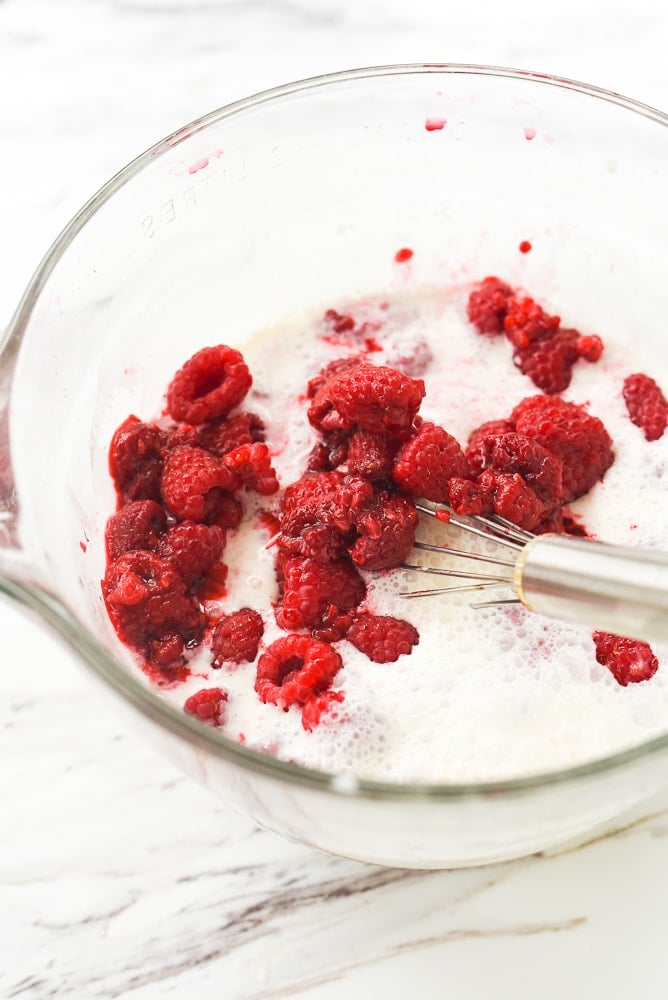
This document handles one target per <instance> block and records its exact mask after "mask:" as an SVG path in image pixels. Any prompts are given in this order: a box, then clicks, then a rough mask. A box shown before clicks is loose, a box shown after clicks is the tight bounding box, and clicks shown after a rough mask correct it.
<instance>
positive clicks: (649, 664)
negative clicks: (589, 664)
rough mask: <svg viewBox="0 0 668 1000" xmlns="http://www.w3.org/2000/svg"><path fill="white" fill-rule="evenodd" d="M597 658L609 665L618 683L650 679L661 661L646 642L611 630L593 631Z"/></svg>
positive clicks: (635, 682)
mask: <svg viewBox="0 0 668 1000" xmlns="http://www.w3.org/2000/svg"><path fill="white" fill-rule="evenodd" d="M592 639H593V640H594V645H595V646H596V659H597V660H598V662H599V663H600V664H602V665H603V666H604V667H607V668H608V670H609V671H610V672H611V674H612V675H613V677H614V678H615V680H616V681H617V683H618V684H621V685H622V687H626V685H627V684H638V683H639V682H640V681H648V680H649V679H650V677H653V676H654V674H655V673H656V672H657V670H658V669H659V661H658V659H657V658H656V656H655V655H654V653H653V652H652V650H651V648H650V646H648V645H647V643H646V642H641V641H640V640H638V639H626V638H624V637H623V636H619V635H613V634H612V633H611V632H593V633H592Z"/></svg>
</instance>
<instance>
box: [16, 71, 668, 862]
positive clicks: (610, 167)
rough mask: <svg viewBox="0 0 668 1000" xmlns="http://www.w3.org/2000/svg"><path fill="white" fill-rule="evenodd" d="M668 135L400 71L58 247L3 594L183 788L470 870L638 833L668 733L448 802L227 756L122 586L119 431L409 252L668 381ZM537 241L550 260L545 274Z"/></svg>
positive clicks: (147, 181) (361, 85)
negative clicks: (107, 533)
mask: <svg viewBox="0 0 668 1000" xmlns="http://www.w3.org/2000/svg"><path fill="white" fill-rule="evenodd" d="M427 119H437V120H438V124H440V122H442V121H443V120H445V121H446V124H445V125H444V127H443V128H440V129H433V130H428V129H427V128H426V127H425V125H426V121H427ZM667 124H668V118H667V117H666V116H665V115H663V114H661V113H659V112H657V111H654V110H652V109H651V108H647V107H644V106H642V105H639V104H637V103H634V102H633V101H629V100H626V99H625V98H622V97H619V96H618V95H616V94H612V93H607V92H604V91H601V90H597V89H595V88H592V87H587V86H583V85H581V84H577V83H573V82H570V81H567V80H561V79H556V78H554V77H549V76H544V75H538V74H531V73H519V72H512V71H509V70H503V69H494V68H484V67H470V66H469V67H467V66H447V65H417V66H393V67H384V68H379V69H370V70H361V71H356V72H350V73H342V74H338V75H334V76H329V77H319V78H316V79H312V80H307V81H304V82H301V83H297V84H294V85H291V86H287V87H283V88H280V89H278V90H273V91H270V92H268V93H263V94H259V95H257V96H255V97H251V98H249V99H248V100H245V101H240V102H238V103H236V104H233V105H231V106H229V107H226V108H223V109H221V110H219V111H215V112H213V113H212V114H210V115H207V116H206V117H204V118H202V119H199V120H198V121H195V122H193V123H192V124H191V125H187V126H186V127H185V128H183V129H181V130H180V131H179V132H177V133H175V134H174V135H171V136H169V138H167V139H165V140H164V141H163V142H161V143H159V144H158V145H157V146H155V147H153V148H152V149H150V150H148V151H147V152H146V153H144V154H143V155H142V156H140V157H138V158H137V159H136V160H134V161H133V162H132V163H130V164H129V165H128V166H127V167H125V169H123V170H122V171H121V172H120V173H119V174H117V175H116V176H115V177H114V178H112V180H110V181H109V183H108V184H107V185H106V186H105V187H104V188H103V189H102V190H101V191H100V192H99V193H98V194H97V195H95V197H94V198H92V199H91V201H90V202H89V203H88V204H87V205H85V206H84V208H83V209H82V210H81V211H80V212H79V214H78V215H77V216H76V217H75V218H74V219H73V220H72V222H71V223H70V225H69V226H68V227H67V228H66V229H65V230H64V232H63V233H62V234H61V236H60V237H59V238H58V239H57V240H56V242H55V244H54V245H53V247H52V248H51V249H50V250H49V252H48V254H47V255H46V257H45V258H44V260H43V261H42V263H41V265H40V266H39V268H38V270H37V272H36V273H35V275H34V277H33V279H32V281H31V283H30V285H29V287H28V288H27V290H26V292H25V295H24V297H23V300H22V302H21V304H20V305H19V308H18V310H17V312H16V315H15V317H14V319H13V322H12V324H11V328H10V329H9V331H8V333H7V335H6V337H5V339H4V345H3V351H2V355H1V356H0V412H1V415H0V542H1V545H2V547H1V548H0V576H1V579H0V591H2V592H3V593H4V594H6V595H8V596H9V597H10V598H13V599H14V600H16V601H18V602H19V603H20V604H22V605H23V606H25V607H26V608H28V609H32V610H33V611H36V612H37V614H38V615H39V616H40V617H41V619H42V620H43V621H45V622H46V623H48V624H49V625H50V626H52V627H54V628H55V629H56V630H57V631H58V632H59V633H60V635H61V636H62V637H63V638H64V639H65V640H66V642H67V643H68V644H69V646H70V647H71V648H72V650H73V651H75V652H76V653H77V654H78V656H79V657H80V658H81V659H82V661H83V662H84V663H85V664H86V666H87V667H88V668H89V670H90V672H91V673H92V674H93V675H94V676H95V677H97V678H98V679H99V680H100V681H101V682H102V684H103V688H104V690H105V691H106V693H107V694H114V695H115V696H116V698H117V700H118V702H119V703H120V704H121V705H123V706H126V707H127V709H128V711H129V714H130V716H131V717H132V718H134V719H135V720H141V722H142V723H143V726H144V728H145V729H146V732H147V735H148V736H149V737H150V738H151V739H152V740H153V741H154V742H156V743H157V744H159V746H160V747H162V748H163V750H164V752H165V753H166V754H167V755H169V756H170V757H171V758H172V759H174V760H176V761H177V762H178V763H179V764H180V765H181V766H182V767H183V768H184V769H185V770H186V771H188V772H189V773H191V774H192V775H193V776H195V777H196V778H198V779H199V780H201V781H203V782H205V783H206V784H207V785H208V786H210V787H211V788H212V789H214V790H215V791H216V792H217V793H218V794H220V795H221V796H222V797H223V798H224V799H225V800H226V801H228V802H230V803H233V804H234V805H236V806H237V807H239V808H240V809H242V810H245V811H246V812H247V813H249V814H250V815H251V816H253V817H254V818H255V819H256V820H257V822H258V823H260V824H263V825H265V826H267V827H270V828H272V829H274V830H277V831H279V832H281V833H283V834H284V835H286V836H288V837H291V838H294V839H297V840H300V841H304V842H307V843H309V844H312V845H315V846H317V847H321V848H323V849H325V850H327V851H331V852H335V853H339V854H343V855H347V856H349V857H352V858H358V859H362V860H369V861H373V862H378V863H382V864H387V865H400V866H412V867H446V866H454V865H472V864H479V863H483V862H488V861H494V860H498V859H502V858H509V857H513V856H518V855H522V854H526V853H530V852H533V851H537V850H540V849H544V848H547V847H550V846H554V845H556V844H559V843H562V842H564V841H566V840H571V839H572V838H576V837H580V836H582V835H583V834H584V833H586V832H587V831H590V830H592V829H594V828H601V827H604V826H605V825H606V824H608V823H610V822H613V821H615V820H616V819H617V818H618V817H620V816H622V815H623V814H625V813H627V812H628V811H629V810H634V809H635V810H637V809H638V808H640V809H641V810H642V808H643V803H647V802H648V801H649V800H650V798H651V797H652V796H654V795H656V794H659V793H661V791H662V789H664V788H665V786H666V784H668V780H667V779H668V736H665V737H662V738H660V739H655V740H652V741H651V742H648V743H645V744H643V745H642V746H638V747H636V748H634V749H632V750H630V751H628V752H625V753H620V754H616V755H614V756H611V757H608V758H606V759H604V760H599V761H596V762H594V763H591V764H588V765H587V766H581V767H575V768H572V769H571V770H567V771H562V772H560V773H550V774H543V775H540V776H536V777H531V778H527V779H525V780H517V781H505V782H496V783H489V784H478V785H467V786H463V785H452V786H438V787H437V786H417V785H413V786H401V785H389V784H382V783H375V782H372V781H359V782H356V781H353V780H351V779H349V778H345V779H343V778H341V777H340V776H338V777H337V776H336V775H332V774H324V773H317V772H313V771H309V770H307V769H304V768H300V767H297V766H293V765H291V764H288V763H283V762H281V761H280V760H275V759H273V758H271V757H269V756H263V755H260V754H258V753H255V752H253V751H252V750H249V749H246V748H244V747H243V746H239V745H237V744H235V743H231V742H229V741H228V740H226V739H225V738H224V737H223V736H221V735H220V734H219V733H217V732H216V731H214V730H210V729H205V728H204V727H202V726H200V725H199V724H198V723H196V722H195V721H193V720H192V719H190V718H189V717H187V716H185V714H183V713H182V712H178V711H176V710H174V709H172V708H171V707H170V706H169V705H168V704H166V703H165V702H164V701H162V700H161V699H160V697H159V696H158V695H157V694H156V693H155V692H154V691H153V690H151V689H150V688H149V687H148V686H146V685H145V684H144V683H143V682H142V680H141V679H140V678H139V677H138V675H137V673H136V672H133V671H132V670H131V669H130V661H129V656H128V654H127V651H126V650H124V649H123V648H121V647H120V646H119V643H118V642H117V640H116V637H115V635H114V633H113V631H112V629H111V627H110V625H109V622H108V620H107V616H106V613H105V610H104V606H103V604H102V600H101V595H100V585H99V581H100V578H101V576H102V574H103V565H104V554H103V526H104V523H105V520H106V518H107V516H108V515H109V513H110V512H111V511H112V509H113V506H114V500H115V498H114V495H113V490H112V486H111V482H110V479H109V475H108V467H107V450H108V444H109V440H110V437H111V433H112V431H113V429H114V428H115V427H116V426H117V425H118V424H119V423H120V422H121V420H123V419H124V418H125V416H126V415H127V414H128V413H130V412H135V413H137V414H140V415H142V416H144V417H149V416H151V415H153V414H156V413H158V412H159V411H160V409H161V393H162V391H163V390H164V387H165V385H166V384H167V382H168V380H169V378H170V376H171V374H172V373H173V372H174V371H175V370H176V368H177V367H179V365H180V364H181V363H182V362H183V360H184V359H185V358H186V357H188V356H189V355H190V354H191V353H192V352H194V351H195V350H196V349H198V348H199V347H200V346H202V345H203V344H205V343H217V342H221V341H222V342H226V343H230V344H242V343H243V341H244V340H245V339H246V338H247V336H248V335H249V334H250V333H252V332H253V331H254V330H256V329H257V328H259V327H263V326H266V325H267V324H271V323H272V322H274V321H276V320H279V319H281V318H283V317H286V316H289V315H291V314H294V313H295V312H297V311H298V310H300V309H303V308H308V307H313V306H317V305H321V304H323V303H336V302H337V301H340V300H342V299H345V298H347V297H351V296H355V295H359V294H364V293H368V292H374V291H377V290H380V289H383V288H389V287H391V286H392V284H393V282H396V280H397V279H396V271H397V268H396V265H394V264H393V260H392V257H393V253H394V250H395V249H397V248H399V247H401V246H410V247H412V248H414V250H415V251H416V253H415V257H414V260H413V261H412V262H411V280H412V281H414V282H415V283H416V284H418V285H420V284H427V285H429V284H433V283H439V284H442V283H443V282H444V281H456V280H461V277H462V275H463V274H471V273H473V274H476V275H482V274H487V273H495V272H500V273H503V274H504V275H505V276H506V277H507V278H508V279H509V280H511V281H512V280H517V281H518V283H519V281H520V277H521V280H522V283H526V284H527V285H529V286H530V287H531V288H532V289H538V290H539V293H540V294H545V295H547V294H548V293H549V295H550V297H551V298H553V299H554V300H555V301H558V302H559V303H560V305H561V308H562V310H563V311H564V313H568V314H569V315H577V316H578V317H579V320H580V323H581V324H582V326H583V327H584V328H586V329H598V330H604V331H606V333H607V334H609V335H610V336H613V335H614V336H615V337H627V338H629V340H631V339H634V340H638V339H642V340H643V341H644V344H645V347H646V350H647V354H648V356H649V357H650V358H651V357H653V356H654V357H662V358H663V359H664V360H665V359H666V354H667V352H668V346H667V344H666V340H665V334H664V323H663V318H664V317H665V316H666V315H667V314H668V309H667V308H666V307H667V305H668V303H667V301H666V299H667V297H668V286H667V285H666V282H665V280H664V267H665V261H666V260H668V217H667V211H668V210H667V199H666V197H665V192H666V190H667V189H668V130H667V129H666V125H667ZM525 238H530V239H531V240H532V241H533V242H534V244H535V245H540V253H532V254H531V255H529V258H522V255H520V254H519V253H517V245H518V243H519V242H520V240H522V239H525ZM520 268H522V270H521V272H520ZM285 350H286V351H289V350H290V345H289V344H286V345H285Z"/></svg>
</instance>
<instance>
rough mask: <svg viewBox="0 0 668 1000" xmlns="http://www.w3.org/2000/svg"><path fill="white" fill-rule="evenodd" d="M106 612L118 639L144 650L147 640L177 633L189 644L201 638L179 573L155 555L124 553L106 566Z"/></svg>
mask: <svg viewBox="0 0 668 1000" xmlns="http://www.w3.org/2000/svg"><path fill="white" fill-rule="evenodd" d="M102 593H103V595H104V599H105V603H106V605H107V611H108V613H109V617H110V619H111V622H112V624H113V626H114V628H115V629H116V632H117V633H118V635H119V637H120V638H121V639H123V641H125V642H126V643H128V644H129V645H131V646H135V647H137V648H139V649H140V650H143V651H144V652H147V651H148V647H149V643H150V642H151V640H156V641H157V642H158V643H160V642H164V641H166V640H169V641H170V642H171V643H172V645H173V646H174V648H176V646H175V645H174V638H175V633H178V635H179V636H180V637H181V650H179V653H180V652H181V651H182V649H183V645H184V643H185V644H186V645H193V644H194V643H196V642H198V641H199V640H200V638H201V634H202V627H203V624H204V617H203V615H202V614H201V612H200V610H199V608H198V607H197V605H196V603H195V602H194V601H193V599H192V598H191V597H190V596H189V595H188V593H187V591H186V586H185V584H184V582H183V579H182V578H181V575H180V574H179V573H178V572H177V571H176V569H174V567H173V566H171V565H170V564H169V563H168V562H166V560H164V559H160V558H159V557H158V556H157V555H155V554H154V553H153V552H143V551H141V550H138V551H136V552H126V553H125V554H124V555H122V556H121V557H120V558H119V559H117V560H116V561H115V562H113V563H111V565H110V566H108V567H107V572H106V574H105V577H104V580H103V581H102Z"/></svg>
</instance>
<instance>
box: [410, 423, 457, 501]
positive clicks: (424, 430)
mask: <svg viewBox="0 0 668 1000" xmlns="http://www.w3.org/2000/svg"><path fill="white" fill-rule="evenodd" d="M470 474H471V472H470V469H469V466H468V462H467V461H466V457H465V455H464V453H463V451H462V449H461V448H460V446H459V443H458V442H457V441H456V440H455V438H453V437H452V435H451V434H448V432H447V431H446V430H444V429H443V428H442V427H438V426H437V425H436V424H431V423H429V422H428V421H425V423H423V424H422V426H421V427H420V429H419V430H418V432H417V434H416V435H415V437H413V438H411V440H410V441H408V442H407V443H406V444H405V445H404V446H403V447H402V449H401V451H400V452H399V454H398V455H397V457H396V460H395V463H394V472H393V476H394V481H395V483H396V484H397V486H399V487H400V488H401V489H402V490H404V491H405V492H406V493H410V494H411V496H414V497H423V498H424V499H425V500H434V501H436V502H437V503H447V501H448V482H449V480H450V479H452V477H453V476H457V477H458V478H461V479H468V478H469V476H470Z"/></svg>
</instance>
